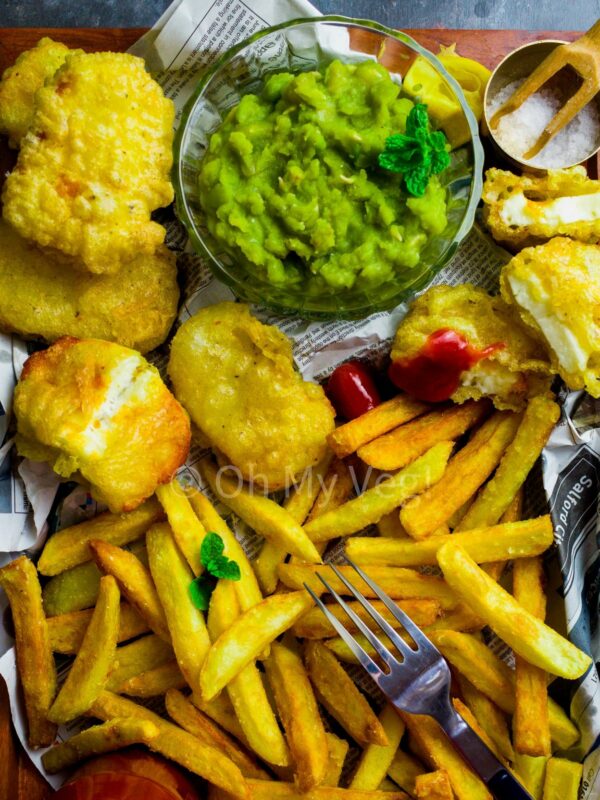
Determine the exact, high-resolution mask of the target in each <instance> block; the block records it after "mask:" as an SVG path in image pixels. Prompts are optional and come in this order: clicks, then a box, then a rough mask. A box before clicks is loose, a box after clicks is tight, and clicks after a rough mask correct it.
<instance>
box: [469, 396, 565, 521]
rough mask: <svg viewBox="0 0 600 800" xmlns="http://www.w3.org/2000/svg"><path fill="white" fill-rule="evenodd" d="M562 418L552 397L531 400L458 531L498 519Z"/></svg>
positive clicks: (539, 397) (538, 397)
mask: <svg viewBox="0 0 600 800" xmlns="http://www.w3.org/2000/svg"><path fill="white" fill-rule="evenodd" d="M559 417H560V408H559V407H558V405H557V403H555V402H554V400H552V399H551V398H550V397H548V396H546V395H539V396H537V397H534V398H532V399H531V400H530V401H529V403H528V405H527V408H526V410H525V413H524V415H523V419H522V421H521V424H520V425H519V428H518V430H517V432H516V434H515V437H514V439H513V440H512V442H511V443H510V444H509V445H508V447H507V448H506V451H505V453H504V455H503V456H502V460H501V461H500V464H499V465H498V469H497V470H496V472H495V474H494V476H493V477H492V478H491V480H489V481H488V482H487V483H486V485H485V486H484V487H483V489H482V490H481V492H480V493H479V495H478V496H477V498H476V499H475V502H474V503H473V505H472V506H471V507H470V508H469V510H468V511H467V513H466V514H465V516H464V517H463V519H462V520H461V522H460V524H459V525H458V528H457V530H459V531H466V530H470V529H471V528H483V527H486V526H489V525H495V524H496V523H497V522H498V520H499V519H500V517H501V516H502V514H504V512H505V511H506V509H507V508H508V507H509V505H510V503H511V501H512V499H513V498H514V496H515V495H516V494H517V492H518V491H519V489H520V487H521V486H522V485H523V483H524V482H525V478H526V477H527V475H528V474H529V472H530V471H531V468H532V467H533V465H534V464H535V462H536V461H537V459H538V457H539V455H540V453H541V452H542V449H543V447H544V445H545V444H546V442H547V441H548V437H549V436H550V433H551V432H552V429H553V428H554V426H555V425H556V422H557V421H558V418H559Z"/></svg>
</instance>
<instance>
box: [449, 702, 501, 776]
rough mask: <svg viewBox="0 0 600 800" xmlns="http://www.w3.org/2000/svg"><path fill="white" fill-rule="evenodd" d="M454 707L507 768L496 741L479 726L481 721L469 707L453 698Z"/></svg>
mask: <svg viewBox="0 0 600 800" xmlns="http://www.w3.org/2000/svg"><path fill="white" fill-rule="evenodd" d="M452 705H453V706H454V710H455V711H458V713H459V714H460V715H461V717H462V718H463V719H464V721H465V722H466V723H467V725H468V726H469V727H470V728H472V729H473V730H474V731H475V733H476V734H477V736H479V738H480V739H481V741H482V742H484V744H486V745H487V746H488V748H489V749H490V750H491V751H492V753H493V754H494V755H495V756H496V758H497V759H498V761H501V762H502V763H504V765H505V766H508V762H507V761H506V760H505V758H504V757H503V755H502V753H501V752H500V750H498V748H497V747H496V745H495V743H494V740H493V739H492V738H491V737H490V736H489V735H488V733H487V731H486V730H485V729H484V728H482V727H481V725H480V724H479V720H478V719H477V717H476V716H475V714H473V712H472V711H471V709H470V708H469V706H467V705H466V704H465V703H463V701H462V700H461V699H460V698H459V697H453V698H452Z"/></svg>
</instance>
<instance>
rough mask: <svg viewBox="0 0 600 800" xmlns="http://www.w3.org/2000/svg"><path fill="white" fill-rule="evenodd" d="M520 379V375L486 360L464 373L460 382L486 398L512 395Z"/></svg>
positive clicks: (495, 362)
mask: <svg viewBox="0 0 600 800" xmlns="http://www.w3.org/2000/svg"><path fill="white" fill-rule="evenodd" d="M519 378H520V374H518V373H517V374H515V373H514V372H511V370H510V369H509V368H508V367H506V366H504V365H503V364H499V363H498V362H497V361H489V360H487V359H484V360H483V361H480V362H479V363H478V364H476V365H475V366H474V367H471V369H470V370H468V371H467V372H463V374H462V375H461V377H460V382H461V385H462V386H472V387H473V388H474V389H477V390H478V391H480V392H481V393H482V394H483V395H486V396H492V395H501V396H503V395H508V394H510V393H511V391H512V390H513V388H514V386H515V384H516V383H518V381H519Z"/></svg>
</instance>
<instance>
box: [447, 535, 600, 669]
mask: <svg viewBox="0 0 600 800" xmlns="http://www.w3.org/2000/svg"><path fill="white" fill-rule="evenodd" d="M517 524H518V523H517ZM454 535H456V534H454ZM437 558H438V563H439V565H440V567H441V569H442V571H443V573H444V576H445V578H446V581H447V582H448V583H449V584H450V586H451V587H452V588H453V589H454V590H455V591H456V592H457V593H458V594H460V596H461V597H462V599H463V600H464V601H465V603H466V604H467V605H468V606H469V607H470V608H471V609H472V610H473V611H474V612H475V614H477V616H479V617H481V619H483V620H484V621H485V622H487V624H488V625H489V626H490V627H491V628H492V630H493V631H495V633H496V634H497V635H498V636H499V637H500V638H501V639H502V640H503V641H505V642H506V644H508V645H510V647H512V648H513V650H514V652H515V653H516V654H518V655H520V656H522V657H523V658H524V659H526V660H527V661H528V662H529V663H531V664H533V665H535V666H537V667H540V668H541V669H545V670H546V671H547V672H550V673H551V674H552V675H558V676H560V677H562V678H571V679H575V678H579V677H580V676H581V675H583V674H584V672H586V670H587V669H588V668H589V666H590V664H591V663H592V660H591V658H590V657H589V656H588V655H587V654H586V653H584V652H583V651H581V650H580V649H579V648H578V647H576V646H575V645H574V644H572V643H571V642H570V641H569V640H568V639H565V638H564V637H563V636H561V635H560V634H559V633H557V632H556V631H555V630H553V629H552V628H550V627H548V626H547V625H545V624H544V623H543V622H541V621H540V620H539V619H538V618H537V617H534V616H533V614H531V613H529V611H526V610H525V609H524V608H523V607H522V606H521V605H519V603H517V601H516V600H515V599H514V598H513V597H512V595H510V594H509V593H508V592H507V591H506V590H505V589H503V588H502V587H501V586H499V585H498V584H497V583H496V581H495V580H493V579H492V578H490V577H489V575H487V574H486V573H485V572H484V571H483V570H482V569H481V568H480V567H478V566H477V564H476V563H475V561H473V559H472V558H471V557H470V556H469V555H468V554H467V553H466V552H465V550H464V549H463V548H462V547H460V546H459V545H456V544H454V543H453V542H446V544H444V545H443V546H442V547H441V548H440V550H439V551H438V555H437Z"/></svg>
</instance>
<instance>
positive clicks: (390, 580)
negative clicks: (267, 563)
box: [278, 538, 458, 609]
mask: <svg viewBox="0 0 600 800" xmlns="http://www.w3.org/2000/svg"><path fill="white" fill-rule="evenodd" d="M350 541H351V542H352V541H356V540H355V539H351V540H350ZM371 541H372V542H376V541H377V539H375V538H374V539H371ZM348 544H350V542H348ZM346 549H348V545H346ZM338 569H339V570H340V572H341V573H342V574H343V575H345V576H346V577H347V578H348V579H349V580H351V581H353V582H354V585H355V586H356V587H357V588H358V589H359V590H360V591H361V592H362V593H363V595H364V596H365V597H375V596H376V595H375V593H374V592H373V590H372V589H371V588H370V586H368V584H366V583H365V582H364V581H363V580H362V579H360V578H357V577H356V573H355V572H354V570H353V569H352V567H338ZM278 572H279V578H280V580H281V581H282V582H283V583H284V584H285V585H286V586H287V587H289V588H290V589H302V588H303V587H304V584H305V583H306V584H307V585H308V586H310V588H311V589H312V590H313V592H315V594H323V592H325V587H324V586H323V584H322V583H321V581H320V580H319V578H318V574H321V575H322V576H323V577H324V578H325V579H326V580H327V583H328V584H329V585H330V586H331V588H332V589H333V590H334V591H336V592H339V593H340V594H342V595H344V594H347V593H348V590H347V588H346V586H345V585H344V583H343V582H342V581H341V580H340V579H339V578H338V577H337V575H336V574H335V573H334V572H333V570H332V569H331V567H329V566H327V565H322V566H314V565H312V564H281V565H280V567H279V570H278ZM368 572H369V577H370V578H372V580H374V581H375V582H376V583H377V584H378V585H379V586H380V587H381V588H382V589H383V591H384V592H386V594H389V596H390V597H391V598H392V600H406V599H410V598H421V597H423V598H430V599H431V598H433V599H434V600H437V602H438V603H439V604H440V606H441V607H442V608H444V609H447V608H454V607H455V606H456V604H457V603H458V597H457V596H456V594H455V593H454V592H453V591H452V590H451V589H450V587H449V586H448V585H447V584H446V583H445V582H444V581H443V580H442V579H441V578H438V577H437V576H435V575H422V574H421V573H420V572H416V570H412V569H403V568H401V567H369V570H368Z"/></svg>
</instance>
